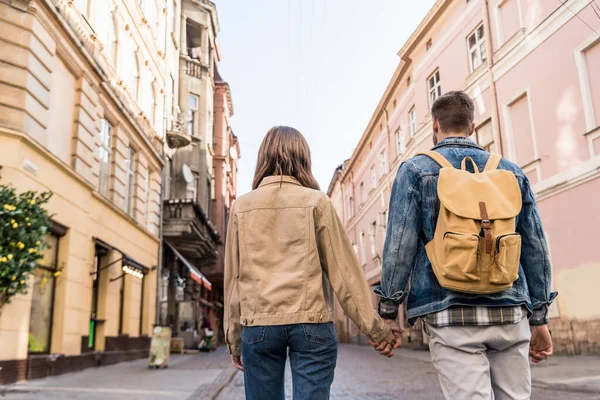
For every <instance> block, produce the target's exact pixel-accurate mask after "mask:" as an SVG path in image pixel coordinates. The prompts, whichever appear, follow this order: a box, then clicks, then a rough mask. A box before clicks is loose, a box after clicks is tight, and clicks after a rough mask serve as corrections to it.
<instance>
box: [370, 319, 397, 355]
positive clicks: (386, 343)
mask: <svg viewBox="0 0 600 400" xmlns="http://www.w3.org/2000/svg"><path fill="white" fill-rule="evenodd" d="M384 322H385V323H386V324H388V325H390V328H391V329H390V332H388V334H387V336H386V337H385V338H384V339H383V340H382V341H381V342H379V343H375V342H370V343H371V346H373V347H374V348H375V351H378V352H379V354H381V355H382V356H386V357H388V358H389V357H392V356H393V355H394V349H397V348H399V347H400V346H402V330H401V329H400V327H399V326H398V324H397V323H396V321H394V320H391V319H384Z"/></svg>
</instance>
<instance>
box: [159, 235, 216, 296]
mask: <svg viewBox="0 0 600 400" xmlns="http://www.w3.org/2000/svg"><path fill="white" fill-rule="evenodd" d="M165 243H166V244H167V246H169V248H170V249H171V250H172V251H173V253H175V255H176V256H177V258H179V260H180V261H181V262H182V263H183V265H185V266H186V267H187V269H188V270H189V271H190V276H191V277H192V279H193V280H195V281H196V282H197V283H199V284H200V285H203V286H204V287H205V288H206V289H208V290H212V284H211V283H210V281H209V280H208V279H206V277H205V276H204V275H202V272H200V271H198V269H197V268H196V267H194V266H193V265H192V264H191V263H190V262H189V261H188V260H186V259H185V257H183V256H182V255H181V253H180V252H178V251H177V250H176V249H175V247H174V246H172V245H171V243H169V242H167V241H166V240H165Z"/></svg>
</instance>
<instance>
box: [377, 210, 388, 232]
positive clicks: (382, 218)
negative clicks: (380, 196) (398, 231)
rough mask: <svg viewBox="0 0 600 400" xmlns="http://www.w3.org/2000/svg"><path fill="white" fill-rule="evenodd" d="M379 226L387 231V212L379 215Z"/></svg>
mask: <svg viewBox="0 0 600 400" xmlns="http://www.w3.org/2000/svg"><path fill="white" fill-rule="evenodd" d="M379 218H380V221H379V225H380V226H381V227H383V229H387V210H385V211H384V212H382V213H381V214H379Z"/></svg>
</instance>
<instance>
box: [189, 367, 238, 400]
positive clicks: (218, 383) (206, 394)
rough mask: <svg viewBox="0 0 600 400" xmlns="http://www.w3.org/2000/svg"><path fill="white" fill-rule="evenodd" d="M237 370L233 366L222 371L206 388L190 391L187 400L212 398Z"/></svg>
mask: <svg viewBox="0 0 600 400" xmlns="http://www.w3.org/2000/svg"><path fill="white" fill-rule="evenodd" d="M237 372H238V371H237V370H236V369H235V368H228V369H226V370H225V371H223V372H222V373H221V374H220V375H219V376H218V377H217V379H216V380H215V382H214V383H213V384H212V385H211V386H210V388H209V389H208V390H205V389H202V388H199V389H198V390H197V391H196V392H194V393H192V395H191V396H190V397H188V398H187V400H214V399H216V398H217V397H218V396H219V394H221V392H222V391H223V389H225V387H226V386H227V385H229V383H231V381H232V380H233V378H234V377H235V375H236V374H237Z"/></svg>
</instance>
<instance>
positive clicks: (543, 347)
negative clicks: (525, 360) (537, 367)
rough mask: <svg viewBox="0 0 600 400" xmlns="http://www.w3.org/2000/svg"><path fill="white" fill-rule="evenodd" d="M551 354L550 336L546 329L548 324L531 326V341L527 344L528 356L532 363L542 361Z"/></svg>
mask: <svg viewBox="0 0 600 400" xmlns="http://www.w3.org/2000/svg"><path fill="white" fill-rule="evenodd" d="M551 355H552V337H550V332H549V331H548V325H541V326H532V327H531V343H530V345H529V357H531V361H533V362H534V363H536V364H537V363H539V362H541V361H544V360H545V359H547V358H548V357H550V356H551Z"/></svg>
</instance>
